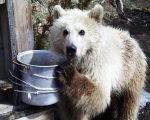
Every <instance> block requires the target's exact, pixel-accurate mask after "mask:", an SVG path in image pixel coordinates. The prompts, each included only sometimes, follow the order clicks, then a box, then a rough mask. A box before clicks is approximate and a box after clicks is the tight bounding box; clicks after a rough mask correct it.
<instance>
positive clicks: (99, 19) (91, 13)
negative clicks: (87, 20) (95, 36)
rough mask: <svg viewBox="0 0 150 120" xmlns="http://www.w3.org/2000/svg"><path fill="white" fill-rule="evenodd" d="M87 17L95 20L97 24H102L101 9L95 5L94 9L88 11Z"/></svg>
mask: <svg viewBox="0 0 150 120" xmlns="http://www.w3.org/2000/svg"><path fill="white" fill-rule="evenodd" d="M88 16H89V17H91V18H93V19H95V20H96V21H97V22H99V23H100V22H102V19H103V7H102V6H101V5H95V6H94V8H93V9H92V10H90V11H89V13H88Z"/></svg>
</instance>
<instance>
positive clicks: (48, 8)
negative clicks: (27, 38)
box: [31, 0, 92, 49]
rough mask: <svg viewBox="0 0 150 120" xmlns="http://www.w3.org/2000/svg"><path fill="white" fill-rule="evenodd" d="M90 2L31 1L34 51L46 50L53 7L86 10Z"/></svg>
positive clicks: (78, 0) (81, 0)
mask: <svg viewBox="0 0 150 120" xmlns="http://www.w3.org/2000/svg"><path fill="white" fill-rule="evenodd" d="M91 1H92V0H31V2H32V21H33V31H34V40H35V49H48V46H49V43H50V42H49V41H48V32H49V27H50V26H51V25H52V22H53V19H52V9H53V7H54V5H57V4H59V5H61V6H62V7H63V8H75V7H78V8H80V9H87V8H89V7H90V5H91Z"/></svg>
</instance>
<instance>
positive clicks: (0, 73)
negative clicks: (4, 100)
mask: <svg viewBox="0 0 150 120" xmlns="http://www.w3.org/2000/svg"><path fill="white" fill-rule="evenodd" d="M0 14H1V16H0V32H1V33H0V41H1V42H0V43H1V50H0V68H1V70H0V79H6V78H7V76H6V75H7V74H6V73H7V72H6V70H7V69H6V67H5V66H6V62H5V60H6V59H5V57H6V56H5V50H4V41H7V40H8V28H7V14H6V4H3V5H0ZM7 51H8V50H7Z"/></svg>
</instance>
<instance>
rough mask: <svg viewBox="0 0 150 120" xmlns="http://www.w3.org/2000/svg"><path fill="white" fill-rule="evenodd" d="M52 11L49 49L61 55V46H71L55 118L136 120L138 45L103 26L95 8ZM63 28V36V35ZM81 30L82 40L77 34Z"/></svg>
mask: <svg viewBox="0 0 150 120" xmlns="http://www.w3.org/2000/svg"><path fill="white" fill-rule="evenodd" d="M55 12H58V13H59V14H57V17H58V19H57V20H56V22H54V24H53V26H52V27H51V29H50V30H51V35H50V36H51V39H52V41H51V48H52V49H53V50H55V51H57V52H60V53H62V54H64V55H67V54H66V46H67V45H70V44H74V45H75V46H76V47H77V52H76V56H75V57H74V58H72V62H71V63H69V64H68V65H66V66H64V67H63V69H62V71H61V73H60V78H59V82H60V83H61V85H62V88H61V92H60V103H59V108H60V109H59V110H60V114H61V119H63V120H91V119H92V118H95V117H96V116H99V115H100V118H102V119H103V118H104V119H107V120H136V119H137V113H138V109H139V98H140V94H141V91H142V88H143V86H144V81H145V78H146V74H145V73H146V65H147V64H146V57H145V55H144V53H143V52H142V50H141V48H140V47H139V45H138V43H137V42H136V41H135V40H134V39H133V38H131V37H130V35H129V33H128V32H126V31H122V30H119V29H115V28H112V27H109V26H103V25H102V24H101V20H102V16H103V14H102V13H103V12H102V8H101V6H96V7H94V8H93V9H92V10H91V11H88V12H83V11H80V10H70V11H69V10H68V11H65V10H63V9H62V8H61V7H60V6H57V7H55ZM58 15H60V16H58ZM59 17H60V19H59ZM64 29H67V30H68V31H69V34H68V36H63V30H64ZM81 29H84V30H85V35H84V36H80V35H79V34H78V30H81ZM72 36H73V37H72ZM108 109H109V110H108ZM108 111H109V113H108V114H107V112H108ZM111 114H112V115H111ZM103 116H104V117H103Z"/></svg>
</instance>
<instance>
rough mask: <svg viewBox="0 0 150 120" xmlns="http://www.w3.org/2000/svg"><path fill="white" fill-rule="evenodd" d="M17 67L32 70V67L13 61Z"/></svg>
mask: <svg viewBox="0 0 150 120" xmlns="http://www.w3.org/2000/svg"><path fill="white" fill-rule="evenodd" d="M12 62H13V63H14V64H15V65H18V66H21V67H24V68H26V69H30V67H29V66H27V65H25V64H21V63H18V62H16V61H14V60H13V61H12Z"/></svg>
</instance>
